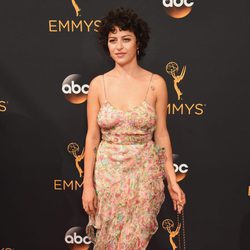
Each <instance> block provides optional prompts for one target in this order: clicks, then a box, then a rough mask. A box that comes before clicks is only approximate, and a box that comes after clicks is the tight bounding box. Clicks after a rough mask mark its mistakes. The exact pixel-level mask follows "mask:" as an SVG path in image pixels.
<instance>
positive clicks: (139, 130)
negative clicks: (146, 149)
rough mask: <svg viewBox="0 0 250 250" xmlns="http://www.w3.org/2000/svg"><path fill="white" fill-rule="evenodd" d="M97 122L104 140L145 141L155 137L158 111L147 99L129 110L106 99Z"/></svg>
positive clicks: (119, 142)
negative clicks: (124, 109)
mask: <svg viewBox="0 0 250 250" xmlns="http://www.w3.org/2000/svg"><path fill="white" fill-rule="evenodd" d="M97 123H98V125H99V126H100V128H101V133H102V140H104V141H108V142H111V143H117V144H134V143H135V144H136V143H144V142H147V141H149V140H151V139H152V137H153V132H154V130H155V127H156V112H155V109H154V108H153V107H152V106H151V105H150V104H149V103H148V102H147V101H143V102H141V104H139V105H138V106H136V107H134V108H132V109H131V110H128V111H123V110H120V109H117V108H115V107H114V106H113V105H112V104H111V103H109V102H108V101H105V102H104V103H103V105H102V106H101V108H100V110H99V113H98V116H97Z"/></svg>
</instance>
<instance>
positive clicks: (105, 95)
mask: <svg viewBox="0 0 250 250" xmlns="http://www.w3.org/2000/svg"><path fill="white" fill-rule="evenodd" d="M102 76H103V88H104V97H105V102H107V101H108V99H107V94H106V88H105V79H104V74H103V75H102Z"/></svg>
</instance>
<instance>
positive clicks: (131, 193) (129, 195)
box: [85, 74, 166, 250]
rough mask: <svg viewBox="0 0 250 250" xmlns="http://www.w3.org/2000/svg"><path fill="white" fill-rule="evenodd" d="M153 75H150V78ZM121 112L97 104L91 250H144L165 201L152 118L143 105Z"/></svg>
mask: <svg viewBox="0 0 250 250" xmlns="http://www.w3.org/2000/svg"><path fill="white" fill-rule="evenodd" d="M152 76H153V74H152ZM152 76H151V79H150V82H149V84H148V88H147V92H146V96H145V98H144V100H143V102H141V103H140V104H139V105H138V106H135V107H134V108H132V109H130V110H128V111H124V110H121V109H118V108H116V107H114V106H113V105H112V104H111V103H110V102H109V101H108V100H107V95H106V90H105V79H104V75H103V85H104V93H105V102H104V103H103V104H102V105H101V107H100V110H99V113H98V116H97V123H98V125H99V126H100V129H101V135H102V137H101V141H100V143H99V146H98V149H97V154H96V162H95V168H94V174H93V180H94V185H95V190H96V195H97V200H98V204H97V211H96V214H95V215H94V216H92V215H91V216H90V215H89V221H88V224H87V226H86V229H85V231H86V234H87V236H88V237H89V239H90V240H91V241H92V242H93V244H94V247H93V249H94V250H117V247H118V243H119V246H120V248H119V249H121V250H142V249H146V247H147V245H148V243H149V241H150V239H151V237H152V235H153V234H155V233H156V231H157V229H158V227H159V226H158V222H157V218H156V217H157V215H158V213H159V211H160V208H161V206H162V204H163V202H164V200H165V193H164V182H163V180H164V177H165V174H164V172H165V170H164V163H165V162H166V156H165V148H162V147H160V146H159V145H158V144H156V143H155V142H154V141H153V132H154V130H155V128H156V119H157V115H156V112H155V109H154V108H153V107H152V105H150V104H149V103H148V102H147V101H146V97H147V93H148V89H149V87H150V83H151V80H152Z"/></svg>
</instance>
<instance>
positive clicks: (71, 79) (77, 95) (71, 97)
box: [62, 74, 89, 104]
mask: <svg viewBox="0 0 250 250" xmlns="http://www.w3.org/2000/svg"><path fill="white" fill-rule="evenodd" d="M82 82H83V81H82V76H81V75H79V74H72V75H69V76H68V77H66V78H65V80H64V81H63V83H62V92H63V94H64V97H65V98H66V100H68V101H69V102H71V103H73V104H81V103H83V102H85V101H86V100H87V96H88V90H89V85H88V84H82Z"/></svg>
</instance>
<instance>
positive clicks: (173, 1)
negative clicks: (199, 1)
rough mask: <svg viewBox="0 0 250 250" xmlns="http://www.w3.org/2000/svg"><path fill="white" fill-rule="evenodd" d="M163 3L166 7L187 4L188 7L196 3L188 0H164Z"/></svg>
mask: <svg viewBox="0 0 250 250" xmlns="http://www.w3.org/2000/svg"><path fill="white" fill-rule="evenodd" d="M162 4H163V5H164V6H165V7H182V6H186V7H192V6H193V5H194V2H190V3H188V1H187V0H179V1H178V0H163V1H162Z"/></svg>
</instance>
